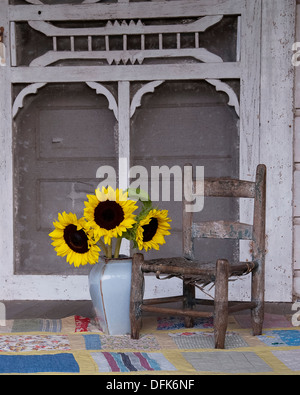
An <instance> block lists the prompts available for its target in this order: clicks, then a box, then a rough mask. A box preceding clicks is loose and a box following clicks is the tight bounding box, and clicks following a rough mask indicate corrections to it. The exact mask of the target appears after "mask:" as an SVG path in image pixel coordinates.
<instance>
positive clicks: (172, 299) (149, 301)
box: [143, 296, 184, 306]
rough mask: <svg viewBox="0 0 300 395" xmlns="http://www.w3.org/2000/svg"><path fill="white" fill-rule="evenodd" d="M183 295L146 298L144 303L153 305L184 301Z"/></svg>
mask: <svg viewBox="0 0 300 395" xmlns="http://www.w3.org/2000/svg"><path fill="white" fill-rule="evenodd" d="M183 299H184V297H183V296H170V297H166V298H156V299H144V301H143V304H144V305H147V306H149V305H152V304H163V303H175V302H180V301H183Z"/></svg>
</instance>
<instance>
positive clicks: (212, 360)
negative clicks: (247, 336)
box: [182, 351, 273, 374]
mask: <svg viewBox="0 0 300 395" xmlns="http://www.w3.org/2000/svg"><path fill="white" fill-rule="evenodd" d="M182 355H183V356H184V358H185V359H186V360H187V361H188V362H189V363H190V364H191V365H192V366H193V367H194V369H196V370H197V371H203V372H217V373H229V374H234V373H263V372H272V371H273V370H272V369H271V367H270V366H269V365H267V364H266V362H264V361H263V360H262V359H261V358H260V357H259V356H258V355H257V354H255V353H254V352H236V351H229V352H222V351H216V352H184V353H182Z"/></svg>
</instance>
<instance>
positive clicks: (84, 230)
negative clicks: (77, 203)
mask: <svg viewBox="0 0 300 395" xmlns="http://www.w3.org/2000/svg"><path fill="white" fill-rule="evenodd" d="M53 225H54V227H55V229H54V231H53V232H51V233H50V234H49V236H50V237H51V238H52V240H53V243H52V245H53V246H54V249H55V251H56V253H57V255H58V256H62V257H64V256H67V262H69V264H70V265H71V264H72V263H74V266H75V267H78V266H80V265H86V264H87V263H90V264H91V265H93V264H95V263H96V262H98V258H99V251H100V248H99V247H98V246H97V245H96V244H95V242H94V241H93V240H92V238H91V235H90V233H89V230H88V227H87V224H86V221H85V220H84V218H81V219H77V217H76V215H75V214H72V213H69V214H67V213H66V212H63V213H62V214H58V221H55V222H53Z"/></svg>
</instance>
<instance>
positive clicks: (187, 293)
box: [183, 282, 195, 328]
mask: <svg viewBox="0 0 300 395" xmlns="http://www.w3.org/2000/svg"><path fill="white" fill-rule="evenodd" d="M194 305H195V287H194V286H193V285H191V284H185V283H184V282H183V309H184V310H185V309H189V310H191V309H193V308H194ZM184 325H185V327H186V328H193V326H194V319H193V318H192V317H184Z"/></svg>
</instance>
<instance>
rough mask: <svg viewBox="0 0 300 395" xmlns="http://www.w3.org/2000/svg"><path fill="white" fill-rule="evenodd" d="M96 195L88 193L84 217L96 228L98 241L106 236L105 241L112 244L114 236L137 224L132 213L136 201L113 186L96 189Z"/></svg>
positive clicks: (95, 234)
mask: <svg viewBox="0 0 300 395" xmlns="http://www.w3.org/2000/svg"><path fill="white" fill-rule="evenodd" d="M95 194H96V195H88V196H87V197H88V202H85V203H84V204H85V209H84V217H85V219H86V220H87V221H88V222H87V223H88V226H90V227H91V228H93V229H94V237H95V239H96V240H97V241H98V240H99V239H100V237H102V236H103V237H104V243H105V244H108V245H110V244H111V239H112V238H113V237H121V236H122V234H123V233H124V232H126V231H127V229H130V228H132V227H133V225H134V224H135V219H134V218H135V215H134V214H132V213H133V212H134V211H135V210H136V209H137V206H136V205H135V201H133V200H128V193H127V192H124V193H123V191H122V189H116V190H115V191H114V190H113V188H112V187H108V188H105V187H103V188H102V191H100V189H96V191H95Z"/></svg>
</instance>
